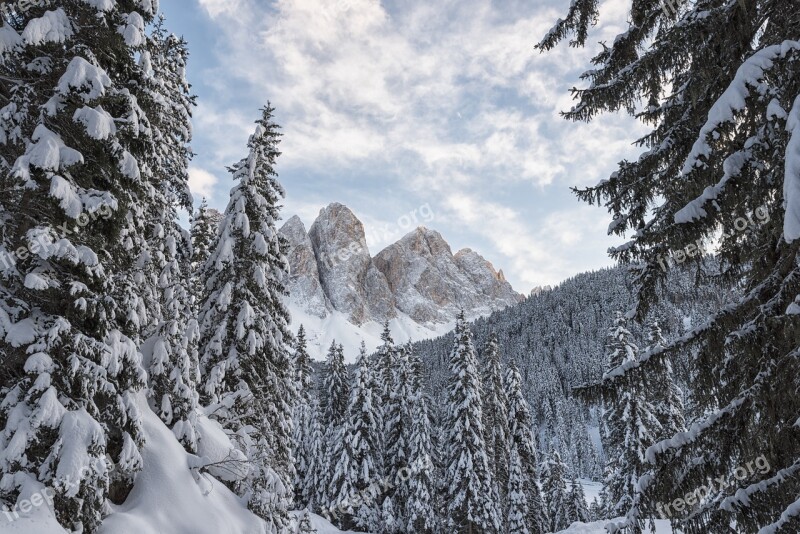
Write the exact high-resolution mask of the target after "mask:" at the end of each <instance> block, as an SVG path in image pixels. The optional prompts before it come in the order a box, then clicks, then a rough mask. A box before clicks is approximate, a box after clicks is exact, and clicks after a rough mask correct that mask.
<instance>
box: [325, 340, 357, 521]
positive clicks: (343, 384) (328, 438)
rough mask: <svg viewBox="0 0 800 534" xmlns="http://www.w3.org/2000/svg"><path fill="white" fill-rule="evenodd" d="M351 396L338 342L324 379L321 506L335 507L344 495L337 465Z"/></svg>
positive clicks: (342, 447)
mask: <svg viewBox="0 0 800 534" xmlns="http://www.w3.org/2000/svg"><path fill="white" fill-rule="evenodd" d="M349 397H350V384H349V377H348V373H347V368H346V367H345V365H344V349H343V348H342V346H341V345H337V344H336V341H335V340H334V341H333V342H332V343H331V346H330V348H329V349H328V355H327V360H326V364H325V367H324V370H323V376H322V390H321V391H320V410H321V420H320V424H321V425H322V429H323V430H322V431H323V434H324V438H323V440H322V442H323V443H322V447H323V452H324V454H323V460H322V465H321V466H320V469H319V471H318V475H319V480H317V483H318V485H319V488H318V506H320V507H321V508H331V507H334V506H336V505H337V504H338V503H337V502H336V500H335V499H336V498H337V496H338V495H339V494H340V489H339V487H338V484H340V483H341V480H342V479H341V478H339V481H338V482H334V475H335V474H336V471H335V470H336V465H337V464H338V463H339V457H340V456H341V455H342V454H343V451H344V445H345V444H344V430H345V429H344V426H345V423H346V422H347V404H348V401H349Z"/></svg>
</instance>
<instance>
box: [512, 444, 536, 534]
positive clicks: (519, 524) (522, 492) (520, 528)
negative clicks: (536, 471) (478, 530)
mask: <svg viewBox="0 0 800 534" xmlns="http://www.w3.org/2000/svg"><path fill="white" fill-rule="evenodd" d="M526 482H527V476H526V475H525V472H524V471H523V469H522V461H521V460H520V457H519V453H518V452H517V447H516V445H512V446H511V454H510V455H509V464H508V489H507V492H506V494H507V496H508V505H507V508H508V513H507V514H506V531H507V532H508V534H530V530H528V514H529V510H528V490H527V489H526V487H525V486H526Z"/></svg>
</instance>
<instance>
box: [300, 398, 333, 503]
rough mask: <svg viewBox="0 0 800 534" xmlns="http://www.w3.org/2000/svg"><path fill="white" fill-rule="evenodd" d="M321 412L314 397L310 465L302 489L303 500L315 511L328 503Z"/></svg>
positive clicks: (311, 410) (311, 420)
mask: <svg viewBox="0 0 800 534" xmlns="http://www.w3.org/2000/svg"><path fill="white" fill-rule="evenodd" d="M321 414H322V410H321V409H320V406H319V402H318V401H317V400H316V399H313V400H312V401H311V409H310V420H309V428H310V430H309V432H308V439H309V443H308V465H307V467H306V477H305V483H304V484H303V487H302V490H303V501H304V502H306V503H307V506H308V509H309V510H311V511H314V512H321V511H322V508H323V507H324V506H325V505H326V504H327V488H326V486H325V484H326V483H327V480H328V466H327V464H326V463H325V461H326V457H325V455H326V451H327V446H326V444H325V431H324V430H323V428H322V422H321Z"/></svg>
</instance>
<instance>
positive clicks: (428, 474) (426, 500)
mask: <svg viewBox="0 0 800 534" xmlns="http://www.w3.org/2000/svg"><path fill="white" fill-rule="evenodd" d="M404 353H405V354H406V361H407V362H408V365H409V371H408V372H409V374H410V375H411V389H410V394H411V399H410V400H409V402H410V405H411V420H410V426H409V430H410V432H409V438H408V441H409V454H408V458H409V460H410V462H411V463H410V464H409V465H408V466H406V467H405V470H404V471H403V470H401V471H400V472H399V473H398V474H403V473H408V475H409V476H408V480H405V481H402V485H401V486H400V489H399V490H398V491H397V492H396V494H398V495H399V498H400V501H401V502H402V503H403V506H404V511H403V514H402V519H403V523H404V524H405V529H406V532H417V533H419V534H433V533H434V532H435V530H436V528H437V526H438V524H439V523H438V518H437V513H436V510H437V507H436V483H435V473H434V462H433V442H432V440H431V420H430V415H429V413H428V398H427V397H426V395H425V392H424V389H423V382H422V376H421V373H422V367H421V361H420V360H419V358H418V357H417V356H416V355H415V354H414V350H413V348H412V347H411V345H407V346H406V347H405V348H404Z"/></svg>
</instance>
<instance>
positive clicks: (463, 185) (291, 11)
mask: <svg viewBox="0 0 800 534" xmlns="http://www.w3.org/2000/svg"><path fill="white" fill-rule="evenodd" d="M568 3H569V2H568V0H546V1H542V2H530V1H529V0H526V1H519V2H517V1H505V0H500V1H495V2H490V1H484V0H461V1H458V2H455V1H449V0H447V1H438V0H437V1H436V2H430V1H429V0H401V1H397V2H379V1H377V0H327V1H323V0H278V1H276V2H266V1H264V0H162V8H163V9H164V11H165V12H166V14H167V17H168V23H169V26H170V27H171V28H173V29H174V30H175V31H176V33H182V34H184V35H185V36H186V37H187V39H188V40H189V42H190V46H191V50H192V58H191V63H190V72H189V75H190V80H191V81H192V82H193V84H194V86H195V87H194V88H195V92H196V93H197V94H198V95H199V104H200V105H199V107H198V109H197V110H196V114H195V143H194V149H195V151H196V152H197V153H198V157H197V158H196V159H195V162H194V164H193V167H192V188H193V191H194V192H195V195H196V197H198V198H197V200H199V197H200V196H208V197H209V202H210V203H211V204H212V205H213V206H216V207H218V208H223V207H224V206H225V203H226V202H227V193H228V190H229V188H230V185H231V184H230V178H229V175H228V174H227V173H226V171H225V167H226V166H227V165H230V164H231V163H233V162H234V161H236V160H238V159H239V158H241V157H242V156H243V155H244V153H245V143H246V140H247V136H248V135H249V133H250V132H251V130H252V123H253V121H254V120H255V118H256V117H257V116H258V108H259V107H260V106H262V105H263V104H264V103H266V101H267V100H269V101H271V103H272V105H273V106H274V107H275V108H277V113H276V116H277V120H278V122H279V123H280V124H281V125H283V133H284V138H283V142H282V145H281V148H282V151H283V155H282V156H281V158H280V160H279V166H278V172H279V174H280V177H281V182H282V183H283V184H284V186H285V187H286V189H287V199H286V208H285V210H284V215H285V217H286V218H288V217H289V216H291V215H293V214H298V215H300V217H301V218H302V219H303V221H304V222H305V223H306V225H307V226H308V225H310V224H311V222H313V220H314V217H315V216H316V214H317V212H318V211H319V209H320V208H322V207H323V206H324V205H326V204H328V203H330V202H333V201H338V202H342V203H344V204H346V205H348V206H349V207H350V208H351V209H353V211H354V212H355V213H356V215H358V216H359V218H360V219H361V220H362V221H363V222H364V224H365V225H366V226H367V229H368V243H369V246H370V249H371V252H372V253H373V254H375V253H377V252H378V251H379V250H380V249H381V248H383V247H384V246H386V245H388V244H389V243H391V242H393V241H394V240H396V239H398V238H400V237H401V236H402V235H403V234H405V233H407V232H408V231H410V230H412V228H411V226H412V225H411V224H409V221H411V220H413V217H412V216H411V214H412V213H414V212H415V210H416V213H417V214H418V215H417V222H419V223H423V222H424V224H425V225H426V226H428V227H431V228H435V229H437V230H439V231H440V232H441V233H442V234H443V236H444V237H445V239H447V240H448V242H450V244H451V245H452V247H453V249H454V251H455V250H457V249H459V248H462V247H470V248H473V249H475V250H477V251H479V252H480V253H482V254H483V255H484V256H485V257H486V258H487V259H489V260H490V261H492V263H494V265H495V266H496V267H498V268H503V270H504V272H505V274H506V276H507V278H508V279H509V280H510V281H511V283H512V285H514V287H515V288H516V289H517V290H518V291H521V292H528V291H530V289H531V288H533V287H535V286H539V285H545V284H554V283H557V282H559V281H561V280H563V279H565V278H567V277H569V276H572V275H574V274H577V273H579V272H582V271H586V270H590V269H596V268H598V267H602V266H605V265H609V264H610V260H609V259H608V257H607V255H606V250H607V248H608V247H609V246H610V245H611V244H614V243H616V242H618V241H619V240H618V239H612V238H609V237H608V236H607V235H606V228H607V226H608V215H607V213H606V212H605V210H603V209H601V208H597V207H590V206H585V205H582V204H580V203H578V201H577V200H576V199H575V198H574V196H573V195H572V194H571V193H570V192H569V187H570V186H585V185H590V184H594V183H596V182H598V181H599V180H601V179H603V178H605V177H607V176H608V174H609V173H610V172H611V171H613V170H614V168H615V165H616V162H618V161H620V160H621V159H623V158H626V157H627V158H631V157H636V155H638V151H637V150H636V149H634V148H632V146H631V141H632V140H633V139H634V137H635V136H636V135H637V134H638V133H641V132H642V131H643V130H642V129H641V127H640V126H638V125H637V124H636V123H635V122H634V121H633V120H632V119H630V118H627V117H622V116H605V117H601V118H600V119H598V120H596V121H595V122H593V123H591V124H583V123H570V122H567V121H564V120H563V119H562V118H560V117H559V115H558V112H559V111H562V110H566V109H569V107H570V106H571V104H572V100H571V97H570V94H569V89H570V88H571V87H572V86H574V85H576V84H577V83H578V75H579V74H580V72H582V71H583V70H586V69H587V68H588V66H589V62H588V59H589V57H590V56H591V55H592V53H593V52H596V50H595V49H590V50H587V51H583V50H575V49H570V48H568V47H567V46H566V45H564V46H561V47H559V48H558V49H557V50H556V51H554V52H552V53H549V54H545V55H541V54H539V53H538V52H537V51H535V50H534V48H533V46H534V44H535V43H536V42H537V41H538V39H539V38H540V37H541V36H542V35H543V34H544V33H545V32H546V31H547V30H548V29H549V28H550V26H552V23H553V22H554V21H555V20H556V19H557V18H558V17H559V16H563V14H564V12H565V11H566V9H567V7H568ZM620 6H621V2H620V1H619V0H610V1H608V2H605V3H603V13H604V21H603V22H605V25H602V24H601V25H600V26H598V27H597V28H596V31H595V34H594V36H593V38H591V39H590V42H592V43H597V42H598V41H603V40H605V41H611V40H613V38H614V37H615V36H616V35H617V34H618V33H620V32H621V31H623V29H624V28H623V25H622V24H623V23H624V21H625V19H626V14H625V13H624V12H623V11H622V9H621V7H620ZM609 21H611V22H616V23H617V24H618V25H617V26H613V25H610V24H608V22H609ZM423 206H424V209H422V210H421V209H420V208H421V207H423ZM428 208H430V209H429V210H428ZM430 213H432V214H433V217H432V218H431V217H430V216H428V217H425V219H427V221H425V220H423V218H422V216H421V214H425V215H429V214H430ZM404 216H405V217H404Z"/></svg>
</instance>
